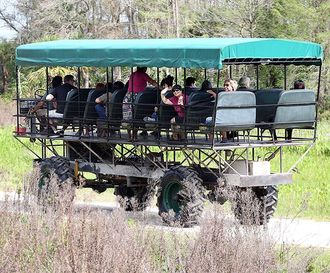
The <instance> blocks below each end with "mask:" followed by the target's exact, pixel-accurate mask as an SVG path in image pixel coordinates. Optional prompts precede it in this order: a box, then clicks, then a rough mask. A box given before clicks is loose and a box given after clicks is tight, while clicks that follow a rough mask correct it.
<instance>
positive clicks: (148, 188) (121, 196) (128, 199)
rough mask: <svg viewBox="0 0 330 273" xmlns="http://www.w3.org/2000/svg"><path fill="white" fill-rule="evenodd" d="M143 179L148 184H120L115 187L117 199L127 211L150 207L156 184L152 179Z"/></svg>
mask: <svg viewBox="0 0 330 273" xmlns="http://www.w3.org/2000/svg"><path fill="white" fill-rule="evenodd" d="M139 179H140V180H141V179H142V180H143V181H142V182H144V183H145V184H146V185H145V186H139V187H128V186H127V185H119V186H117V187H115V191H114V194H115V195H116V196H117V201H118V203H119V205H120V207H122V208H123V209H124V210H126V211H142V210H144V209H146V208H147V207H148V205H149V204H150V202H151V199H152V197H153V195H154V192H155V186H154V184H153V183H151V182H152V181H151V180H148V179H147V178H139ZM144 183H143V184H144Z"/></svg>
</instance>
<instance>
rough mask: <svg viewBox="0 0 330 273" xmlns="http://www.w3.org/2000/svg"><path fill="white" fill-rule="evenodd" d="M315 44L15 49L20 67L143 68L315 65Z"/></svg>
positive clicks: (63, 44) (199, 41) (207, 42)
mask: <svg viewBox="0 0 330 273" xmlns="http://www.w3.org/2000/svg"><path fill="white" fill-rule="evenodd" d="M322 59H323V49H322V47H321V46H320V45H319V44H315V43H310V42H303V41H293V40H282V39H258V38H183V39H135V40H128V39H127V40H59V41H50V42H41V43H33V44H26V45H21V46H19V47H17V49H16V64H17V65H20V66H95V67H106V66H109V67H111V66H147V67H199V68H221V67H222V65H223V63H226V62H233V63H242V62H268V63H272V62H277V63H294V62H299V63H304V64H316V65H320V64H321V62H322Z"/></svg>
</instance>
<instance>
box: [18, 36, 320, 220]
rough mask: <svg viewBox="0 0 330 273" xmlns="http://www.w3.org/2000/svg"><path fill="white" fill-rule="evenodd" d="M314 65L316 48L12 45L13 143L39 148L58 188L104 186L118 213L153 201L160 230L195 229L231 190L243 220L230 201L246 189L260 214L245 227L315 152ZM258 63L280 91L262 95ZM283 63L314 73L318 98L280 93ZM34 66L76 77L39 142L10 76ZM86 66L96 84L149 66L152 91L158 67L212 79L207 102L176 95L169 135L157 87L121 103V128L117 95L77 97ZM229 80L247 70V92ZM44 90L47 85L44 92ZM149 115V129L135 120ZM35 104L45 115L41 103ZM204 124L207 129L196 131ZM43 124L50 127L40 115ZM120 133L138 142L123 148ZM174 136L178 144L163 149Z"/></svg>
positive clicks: (200, 96) (263, 214)
mask: <svg viewBox="0 0 330 273" xmlns="http://www.w3.org/2000/svg"><path fill="white" fill-rule="evenodd" d="M322 59H323V50H322V48H321V46H320V45H318V44H315V43H309V42H301V41H293V40H281V39H257V38H253V39H252V38H251V39H250V38H207V39H204V38H203V39H202V38H196V39H195V38H192V39H147V40H143V39H140V40H65V41H51V42H41V43H34V44H26V45H21V46H19V47H18V48H17V50H16V65H17V67H16V68H17V69H16V71H17V97H16V101H17V130H16V131H15V133H14V136H15V137H16V138H17V140H18V141H20V142H21V143H22V144H23V145H25V146H26V144H25V142H24V141H23V140H22V139H24V138H28V139H30V140H31V141H33V142H34V143H35V144H34V145H36V146H37V147H39V146H40V152H36V151H35V149H33V150H31V152H33V153H34V155H35V156H36V160H37V162H39V166H40V168H41V171H42V172H43V173H48V174H49V173H51V172H54V173H55V174H57V175H58V183H59V185H61V183H63V182H64V181H68V180H70V181H71V182H72V183H73V185H75V186H77V187H78V186H79V187H88V188H92V189H94V190H95V191H97V192H100V193H101V192H103V191H105V190H107V189H108V188H114V193H115V194H116V195H117V196H118V197H120V198H119V200H120V205H121V206H122V207H124V208H125V209H126V210H143V209H145V208H146V207H147V205H148V202H149V201H150V199H151V198H152V197H153V195H154V193H155V192H157V206H158V209H159V215H160V216H161V217H162V219H163V220H164V222H166V223H168V224H179V225H182V226H191V225H194V224H196V223H198V219H199V217H200V216H201V213H202V211H203V206H204V203H205V200H206V199H210V200H211V201H216V202H220V203H224V202H225V201H226V198H227V196H226V192H227V189H228V188H231V189H232V190H233V191H234V193H235V192H236V193H237V194H234V197H233V198H232V199H231V202H232V208H233V212H234V214H235V217H236V218H237V219H238V220H239V221H240V222H242V223H245V222H246V217H247V215H246V213H245V208H244V206H246V205H248V204H245V203H244V202H243V200H242V198H241V193H243V192H246V191H250V192H251V193H252V201H253V202H257V203H258V204H259V206H260V208H259V209H258V212H259V213H258V214H251V215H249V217H248V218H249V221H250V223H254V224H264V223H266V222H267V221H268V220H269V218H270V217H271V216H272V215H273V214H274V211H275V208H276V205H277V202H278V199H277V197H278V190H277V186H278V185H279V184H288V183H291V182H292V174H291V173H292V171H293V170H294V169H295V167H296V165H297V164H298V163H299V162H300V161H301V159H302V158H303V157H304V156H305V155H306V154H307V153H308V151H309V150H310V149H311V148H312V147H313V145H314V143H315V140H316V125H317V109H316V108H317V102H318V99H319V93H320V77H321V65H322ZM267 66H276V67H277V68H281V69H282V76H283V77H282V79H283V81H282V86H281V87H279V88H268V89H265V88H262V86H263V85H262V83H261V82H260V73H261V70H262V69H261V68H262V67H267ZM292 66H294V67H297V66H301V67H314V68H315V70H317V69H318V71H316V75H318V81H317V90H315V91H314V90H310V89H299V90H289V88H288V86H287V85H288V84H287V78H288V77H287V72H288V71H295V70H294V69H291V70H290V69H289V68H291V67H292ZM33 67H34V68H38V69H40V67H45V78H46V79H49V74H50V72H51V69H52V68H53V67H75V68H76V71H77V80H78V81H77V89H73V90H71V91H70V92H69V93H68V95H67V99H66V102H65V109H64V114H63V118H62V119H60V120H56V122H57V127H58V128H60V129H61V128H62V129H63V132H62V133H61V134H57V135H53V134H51V133H46V134H45V133H42V132H41V127H42V125H41V124H40V123H39V121H38V118H36V116H35V115H31V114H30V112H29V109H30V107H31V106H33V105H35V104H36V102H37V99H31V98H23V97H21V87H20V74H21V73H22V72H23V71H24V70H27V71H28V72H30V71H31V69H32V68H33ZM85 67H94V68H99V69H103V70H104V71H105V76H104V80H105V81H106V82H114V81H115V80H116V79H115V78H114V68H116V67H128V68H130V73H133V71H134V70H133V69H134V67H149V68H153V69H154V70H153V71H154V75H156V77H157V80H158V82H159V79H160V74H161V73H163V71H164V69H167V71H169V70H171V71H174V73H175V82H176V83H181V82H184V80H185V79H186V77H187V74H188V73H193V72H194V73H196V71H199V72H198V73H199V75H203V76H204V78H205V79H211V80H212V81H213V82H216V87H215V88H213V91H214V92H215V93H216V94H217V95H216V97H215V98H214V97H212V96H210V95H209V94H206V93H203V92H200V91H199V90H198V89H196V88H191V87H185V88H184V92H185V94H187V95H189V99H188V101H187V102H186V103H185V105H184V111H185V117H184V121H183V123H182V124H180V125H174V126H173V125H172V126H171V124H170V119H171V118H172V117H174V116H175V112H174V109H173V106H169V105H165V104H163V103H162V101H161V99H160V91H159V90H158V89H156V88H150V87H147V88H146V90H145V91H144V92H141V93H139V94H138V95H137V96H136V98H135V100H134V103H133V104H132V116H133V118H132V120H130V121H125V122H123V120H122V105H123V98H124V96H125V94H126V90H111V89H110V88H109V87H108V88H106V89H104V90H95V89H93V88H83V87H82V84H81V83H82V79H81V78H82V69H83V68H85ZM242 67H243V68H246V69H245V70H242V69H241V68H242ZM235 72H236V73H240V75H237V77H240V76H242V73H243V74H244V73H250V74H251V73H252V72H253V73H255V76H256V77H255V78H256V83H255V87H256V88H255V89H254V90H252V89H249V90H240V91H236V92H223V89H222V88H221V87H220V82H222V81H223V80H224V78H225V77H230V78H232V77H233V76H234V75H233V73H235ZM316 78H317V77H316ZM47 81H48V80H47ZM48 86H49V82H47V83H46V86H45V92H46V93H48V92H49V88H48ZM315 86H316V84H315ZM104 93H106V94H110V93H111V98H109V97H110V96H109V95H107V96H108V98H109V100H108V102H107V103H106V109H107V113H106V119H103V120H100V119H99V118H98V116H97V113H96V112H95V99H96V98H97V97H98V96H100V95H101V94H104ZM155 106H158V109H159V110H158V116H159V117H158V121H157V122H154V121H152V122H149V121H145V119H144V118H145V117H150V116H151V114H152V113H153V111H154V107H155ZM45 107H46V108H45V109H48V110H49V105H47V106H45ZM47 113H48V111H47ZM206 118H209V120H210V119H211V120H212V122H211V123H210V124H205V120H206ZM23 119H25V120H28V123H29V126H28V128H27V130H25V129H22V128H21V127H22V126H21V123H22V120H23ZM46 120H47V121H46V122H47V123H48V125H49V123H50V122H51V118H49V115H48V114H47V115H46ZM43 126H44V125H43ZM127 129H129V130H132V131H133V132H138V131H141V130H142V131H143V132H144V134H143V135H140V134H138V135H137V138H135V139H133V140H132V139H130V138H129V137H128V134H127ZM289 131H291V134H292V136H291V135H290V136H288V132H289ZM146 132H147V134H146ZM173 132H174V133H177V132H179V133H180V134H181V135H183V136H184V138H183V139H181V140H180V141H174V140H172V139H171V135H172V134H173ZM222 132H231V138H230V139H229V141H228V142H226V143H223V141H221V133H222ZM301 145H304V146H305V147H306V150H305V152H304V153H303V154H302V155H301V157H300V159H299V160H298V161H297V162H296V163H294V164H293V165H292V166H290V167H289V168H288V167H287V166H286V168H284V167H285V166H284V164H283V160H284V153H285V151H286V149H287V148H288V147H292V146H301ZM271 161H274V163H272V166H271ZM86 173H92V174H94V178H93V179H91V178H89V179H87V178H86V177H90V175H89V176H88V175H84V174H86ZM45 186H47V185H43V187H45ZM251 218H252V219H251Z"/></svg>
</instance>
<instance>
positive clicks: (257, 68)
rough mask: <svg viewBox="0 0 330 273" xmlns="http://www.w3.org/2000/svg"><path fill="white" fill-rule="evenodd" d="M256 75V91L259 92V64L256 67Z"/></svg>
mask: <svg viewBox="0 0 330 273" xmlns="http://www.w3.org/2000/svg"><path fill="white" fill-rule="evenodd" d="M256 74H257V90H259V64H257V66H256Z"/></svg>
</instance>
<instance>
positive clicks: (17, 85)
mask: <svg viewBox="0 0 330 273" xmlns="http://www.w3.org/2000/svg"><path fill="white" fill-rule="evenodd" d="M19 84H20V71H19V68H18V66H17V65H16V112H17V116H16V134H18V130H19V118H20V104H21V102H20V95H19V88H20V87H19Z"/></svg>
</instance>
